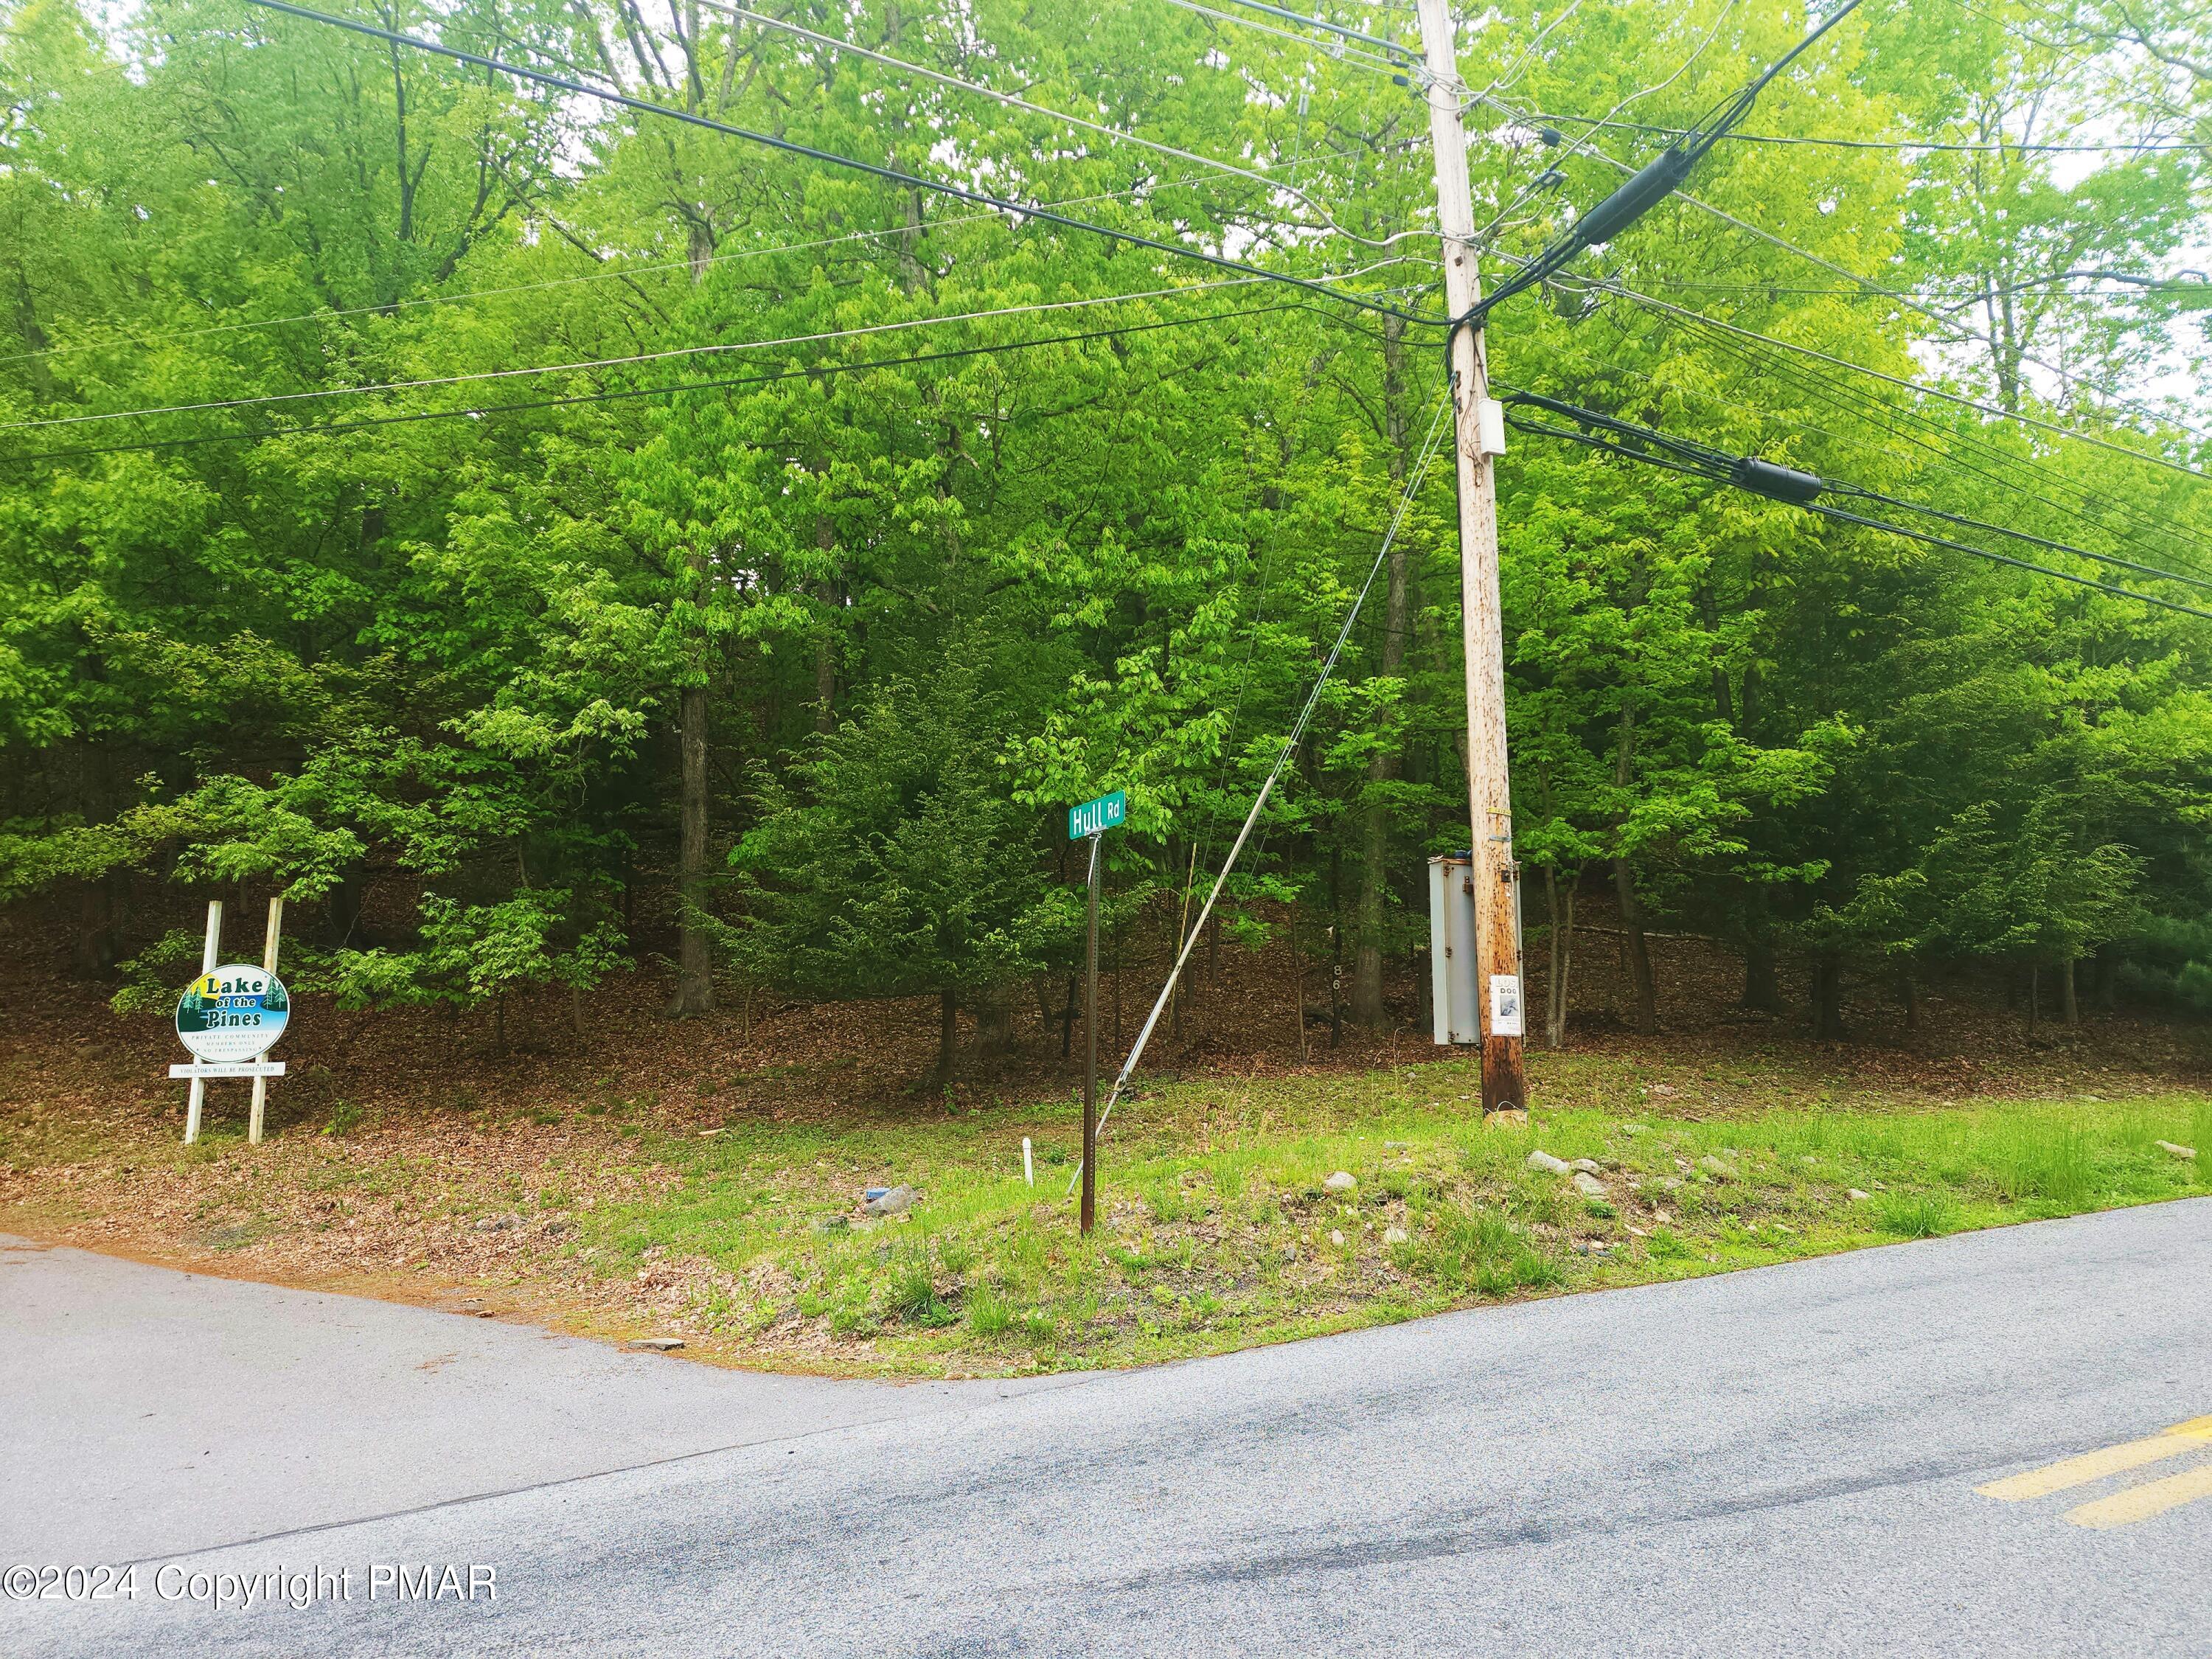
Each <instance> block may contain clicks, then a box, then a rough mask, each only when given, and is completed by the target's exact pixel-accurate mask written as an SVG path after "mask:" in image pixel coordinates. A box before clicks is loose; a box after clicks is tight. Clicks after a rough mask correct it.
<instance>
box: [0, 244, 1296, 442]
mask: <svg viewBox="0 0 2212 1659" xmlns="http://www.w3.org/2000/svg"><path fill="white" fill-rule="evenodd" d="M1256 280H1257V278H1255V277H1250V276H1240V277H1230V278H1225V279H1224V280H1222V281H1219V282H1212V283H1182V284H1179V285H1177V286H1176V287H1174V288H1156V289H1146V291H1145V292H1143V293H1140V294H1102V295H1092V296H1091V297H1089V298H1086V299H1079V300H1043V301H1037V302H1036V303H1035V304H1032V305H1024V306H995V307H992V308H991V309H990V310H987V311H963V312H955V313H951V314H949V315H946V316H939V317H908V318H904V319H900V320H898V321H896V322H888V323H863V324H860V325H856V326H854V327H851V328H833V329H823V330H821V331H817V332H816V333H812V334H794V335H791V336H788V337H786V338H783V339H781V340H728V341H719V342H714V343H709V344H706V345H690V346H670V347H667V348H665V349H662V350H659V351H633V352H629V353H626V354H624V355H623V356H615V357H590V358H586V359H584V360H582V361H580V362H568V363H546V364H544V365H541V366H536V367H529V368H488V369H478V370H475V371H472V372H471V373H469V374H437V375H431V376H428V377H426V378H424V379H422V380H382V381H379V382H376V383H374V384H373V385H369V386H318V387H315V388H313V389H312V390H309V391H306V392H263V393H260V394H258V395H257V396H254V397H248V398H216V399H213V400H210V401H209V402H206V403H197V404H161V405H158V406H156V407H153V408H148V409H114V410H100V411H97V412H94V413H92V414H87V415H52V416H46V417H45V418H44V419H41V420H35V421H9V422H0V432H25V431H30V430H32V429H33V428H42V427H57V426H83V425H87V424H89V423H91V422H97V421H126V420H137V419H141V418H143V417H146V416H156V415H202V414H210V413H214V412H216V411H217V410H227V409H255V408H262V407H265V406H267V405H269V404H294V403H307V402H312V401H316V400H319V399H321V398H352V397H362V396H367V395H369V394H371V393H374V392H417V391H421V390H423V389H425V388H427V387H431V386H465V385H469V384H471V383H473V382H477V381H482V380H523V379H527V378H530V377H532V376H534V375H539V374H581V373H586V372H588V371H591V370H593V369H603V368H635V367H636V366H637V365H638V364H641V363H657V362H671V361H673V360H675V359H678V358H682V357H711V356H729V355H731V354H733V353H736V352H740V351H771V350H775V349H777V348H779V347H781V346H794V345H817V344H820V343H823V342H826V341H829V340H847V339H854V338H858V337H860V336H863V335H868V334H896V333H900V332H902V331H905V330H908V329H914V328H935V327H940V326H942V325H946V324H950V323H980V322H988V321H990V320H992V319H995V318H1000V317H1023V316H1031V315H1035V314H1036V313H1040V312H1047V311H1081V310H1085V309H1087V308H1088V307H1091V306H1110V305H1124V304H1127V303H1129V302H1131V301H1137V300H1163V299H1172V298H1174V297H1175V296H1176V295H1183V294H1206V293H1212V292H1213V291H1215V290H1217V289H1225V288H1245V287H1249V286H1250V285H1251V283H1254V282H1255V281H1256Z"/></svg>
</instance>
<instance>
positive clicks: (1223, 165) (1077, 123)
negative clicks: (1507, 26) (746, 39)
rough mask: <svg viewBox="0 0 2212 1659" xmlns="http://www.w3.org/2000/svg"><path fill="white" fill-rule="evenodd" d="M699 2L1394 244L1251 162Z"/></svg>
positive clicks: (756, 14)
mask: <svg viewBox="0 0 2212 1659" xmlns="http://www.w3.org/2000/svg"><path fill="white" fill-rule="evenodd" d="M700 3H701V4H702V5H703V6H704V7H706V9H708V10H709V11H718V12H721V13H724V14H725V15H728V16H731V17H742V18H744V20H745V21H748V22H752V23H758V24H760V25H762V26H763V27H767V28H774V29H781V30H783V31H784V32H785V33H787V34H794V35H797V36H798V37H799V39H801V40H811V41H812V42H814V43H815V44H816V45H817V46H826V47H828V48H829V50H830V51H832V52H848V53H850V54H851V55H853V56H854V57H855V58H866V59H868V60H869V61H870V62H871V63H876V64H883V65H884V67H886V68H888V69H895V70H898V71H899V72H900V73H901V74H902V75H918V76H921V77H922V78H923V79H924V80H927V81H934V82H938V83H939V85H941V86H947V87H953V88H957V89H958V90H960V91H962V92H972V93H975V94H976V95H977V96H979V97H983V98H989V99H992V100H995V101H997V102H999V103H1000V104H1004V105H1005V106H1007V107H1008V108H1009V109H1018V110H1024V111H1026V112H1029V113H1030V114H1031V115H1042V116H1043V117H1045V118H1047V119H1048V120H1053V121H1059V122H1061V123H1063V124H1064V125H1068V126H1072V127H1081V128H1082V129H1083V130H1084V131H1086V132H1095V133H1098V134H1100V135H1101V136H1103V137H1107V138H1110V139H1112V140H1114V141H1115V143H1123V144H1134V145H1136V146H1137V147H1138V148H1139V149H1148V150H1151V151H1152V152H1153V153H1154V154H1156V155H1167V156H1172V157H1173V158H1175V159H1176V161H1189V162H1193V163H1194V164H1196V165H1197V166H1200V167H1210V168H1212V170H1213V171H1215V172H1217V173H1226V174H1228V175H1229V176H1231V177H1232V178H1237V179H1245V180H1248V181H1249V182H1250V183H1252V184H1255V185H1260V186H1261V187H1262V188H1263V189H1265V190H1267V191H1270V192H1275V191H1279V192H1281V193H1282V194H1284V195H1285V196H1288V197H1292V198H1293V199H1294V200H1296V201H1298V202H1302V203H1304V204H1305V206H1306V207H1307V208H1309V209H1310V210H1312V211H1313V212H1315V213H1316V214H1318V215H1319V216H1321V219H1322V223H1323V224H1324V225H1325V226H1326V227H1327V228H1328V229H1329V230H1332V231H1334V233H1335V234H1338V235H1339V236H1341V237H1344V238H1345V239H1346V240H1348V241H1354V242H1364V243H1365V244H1366V245H1367V246H1370V247H1388V246H1389V245H1390V244H1389V242H1386V241H1377V240H1375V239H1374V238H1372V237H1368V236H1362V235H1360V234H1358V232H1357V231H1352V230H1347V229H1346V228H1344V227H1343V226H1342V225H1340V224H1339V223H1338V222H1336V219H1335V217H1334V216H1333V215H1332V214H1331V213H1330V212H1329V210H1328V207H1327V206H1326V205H1325V204H1322V203H1321V202H1317V201H1316V200H1315V199H1314V198H1313V197H1311V196H1309V195H1308V194H1306V192H1305V191H1302V190H1300V189H1299V188H1297V185H1293V184H1291V183H1289V182H1288V181H1287V180H1285V179H1275V178H1270V177H1269V176H1268V175H1267V174H1266V173H1260V172H1256V171H1255V170H1254V169H1252V168H1250V167H1238V166H1237V164H1236V163H1235V162H1233V161H1221V160H1219V159H1218V158H1217V157H1215V156H1212V155H1199V154H1198V153H1196V152H1195V151H1194V150H1188V149H1178V148H1176V146H1175V145H1173V144H1164V143H1160V142H1159V141H1158V139H1155V138H1144V137H1139V136H1138V135H1137V134H1135V133H1133V132H1131V131H1127V129H1126V128H1122V127H1116V126H1109V125H1107V124H1105V123H1104V122H1101V121H1093V120H1091V119H1090V118H1087V117H1085V116H1081V115H1073V114H1071V113H1069V112H1067V111H1066V110H1059V109H1051V108H1048V107H1047V106H1045V105H1042V104H1034V103H1031V102H1030V100H1028V99H1026V98H1020V97H1017V96H1015V94H1012V93H1011V92H1001V91H1000V90H999V89H998V88H996V87H991V86H986V85H984V84H983V82H981V81H969V80H964V79H963V78H962V77H961V76H957V75H948V74H946V73H945V71H944V70H934V69H930V68H928V67H927V66H925V65H923V64H910V63H908V61H907V60H906V59H905V58H894V57H892V56H891V55H890V53H888V52H878V51H876V50H875V49H874V48H873V47H872V46H857V45H855V44H854V43H853V42H852V41H849V40H839V39H838V38H837V37H836V35H834V34H820V33H816V32H815V31H814V30H812V29H811V28H808V27H805V25H804V24H800V23H794V22H791V21H788V20H787V19H785V18H781V17H773V16H770V15H769V14H768V13H767V12H764V11H752V10H750V9H747V8H745V7H744V6H733V5H728V4H725V3H722V0H700ZM1403 234H1406V235H1413V234H1418V233H1415V232H1412V231H1407V232H1405V233H1403Z"/></svg>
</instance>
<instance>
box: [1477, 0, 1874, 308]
mask: <svg viewBox="0 0 2212 1659" xmlns="http://www.w3.org/2000/svg"><path fill="white" fill-rule="evenodd" d="M1731 3H1733V0H1731ZM1860 4H1861V0H1844V3H1843V4H1842V5H1840V6H1838V7H1837V8H1836V9H1835V10H1833V11H1832V12H1831V13H1829V14H1828V15H1827V17H1826V19H1824V20H1823V21H1821V22H1820V25H1819V26H1818V27H1815V28H1814V29H1812V30H1811V31H1810V32H1808V33H1807V34H1806V35H1805V37H1804V38H1803V39H1802V40H1799V41H1798V42H1797V44H1796V45H1795V46H1792V47H1790V50H1789V51H1787V52H1784V53H1783V54H1782V56H1780V57H1779V58H1776V59H1775V60H1774V61H1773V62H1772V63H1771V64H1768V65H1767V66H1766V68H1765V70H1763V71H1762V72H1761V73H1759V75H1757V76H1753V78H1752V79H1751V80H1750V81H1749V82H1747V83H1746V84H1745V85H1744V86H1743V87H1742V88H1741V89H1740V90H1738V91H1737V92H1736V93H1735V94H1733V95H1731V96H1729V97H1724V98H1723V99H1721V100H1717V102H1716V103H1715V104H1714V106H1713V107H1714V109H1715V110H1717V112H1718V113H1717V114H1716V115H1714V116H1713V117H1712V118H1711V119H1710V120H1709V121H1707V122H1705V123H1704V124H1702V125H1700V127H1699V130H1698V131H1695V132H1693V133H1692V134H1691V135H1690V136H1689V137H1686V138H1685V139H1683V140H1682V141H1681V142H1680V143H1676V144H1674V145H1671V146H1669V147H1668V149H1667V150H1666V151H1665V152H1664V153H1663V154H1662V155H1660V156H1659V158H1658V159H1657V160H1656V161H1650V162H1647V163H1646V164H1645V165H1644V167H1640V168H1632V167H1629V166H1628V164H1627V163H1626V162H1625V161H1613V157H1611V156H1610V155H1606V154H1605V152H1604V151H1602V150H1595V151H1593V152H1592V154H1594V155H1597V156H1599V157H1600V158H1601V160H1604V161H1610V162H1612V163H1613V166H1615V167H1620V168H1621V169H1622V170H1623V171H1625V172H1627V173H1629V175H1630V176H1629V178H1628V179H1627V181H1626V183H1624V184H1623V185H1620V187H1619V188H1618V189H1616V190H1615V191H1613V193H1612V194H1611V195H1610V196H1607V197H1606V198H1605V199H1604V200H1603V201H1601V202H1600V203H1598V204H1597V205H1596V206H1595V207H1594V208H1592V209H1590V210H1589V212H1587V213H1585V214H1583V215H1582V216H1580V217H1579V218H1577V220H1576V221H1575V222H1574V225H1573V227H1572V228H1570V229H1569V230H1568V231H1567V233H1566V234H1565V235H1563V236H1561V237H1560V238H1559V240H1557V241H1555V242H1553V244H1552V245H1551V246H1549V247H1547V248H1546V249H1544V250H1543V251H1542V252H1540V253H1538V254H1537V255H1535V257H1534V258H1531V259H1528V260H1525V261H1523V262H1522V268H1521V270H1519V272H1518V273H1516V275H1515V276H1510V277H1509V278H1507V279H1506V280H1505V281H1504V282H1503V283H1499V284H1498V286H1497V287H1496V288H1494V289H1492V290H1491V291H1490V292H1489V293H1488V294H1487V295H1484V296H1483V298H1482V299H1481V300H1480V301H1477V302H1476V303H1475V305H1474V307H1473V308H1472V309H1470V310H1469V311H1468V313H1467V315H1465V316H1464V317H1455V318H1454V319H1452V321H1451V327H1452V330H1454V331H1456V330H1458V329H1459V328H1461V327H1463V326H1474V327H1477V328H1479V327H1480V326H1481V325H1482V320H1483V319H1484V318H1486V317H1487V316H1488V315H1489V314H1490V313H1491V312H1492V311H1493V310H1495V309H1496V308H1497V307H1498V306H1499V305H1500V304H1502V303H1503V302H1504V301H1507V300H1510V299H1511V298H1512V297H1513V296H1514V295H1516V294H1521V293H1523V292H1526V291H1527V290H1528V289H1532V288H1534V287H1535V286H1536V285H1537V284H1538V283H1541V282H1543V281H1544V280H1545V279H1546V278H1547V277H1549V276H1552V275H1553V274H1554V273H1555V272H1557V271H1559V270H1564V269H1565V267H1566V266H1567V265H1568V264H1570V263H1571V261H1572V260H1573V259H1574V258H1575V256H1576V255H1577V254H1578V253H1580V252H1582V251H1583V249H1585V248H1588V247H1592V246H1596V245H1597V244H1599V243H1601V242H1607V241H1611V240H1613V238H1614V237H1616V236H1618V235H1620V234H1621V233H1622V232H1623V231H1625V230H1626V229H1627V228H1629V227H1630V226H1631V225H1632V224H1634V223H1635V222H1637V221H1638V219H1640V218H1642V217H1643V216H1644V215H1645V214H1646V213H1649V212H1650V210H1652V209H1653V208H1654V207H1656V206H1657V205H1658V204H1659V203H1660V202H1661V201H1662V200H1664V199H1665V198H1666V197H1668V195H1670V194H1672V193H1673V192H1674V191H1677V190H1679V189H1680V187H1681V185H1682V182H1683V180H1684V179H1687V178H1688V177H1689V175H1690V170H1691V169H1692V167H1695V166H1696V165H1697V164H1698V163H1699V161H1702V160H1703V159H1704V158H1705V155H1706V153H1707V152H1708V151H1710V150H1711V149H1712V147H1713V146H1714V145H1715V144H1716V143H1719V142H1720V140H1721V139H1722V138H1723V137H1725V136H1726V135H1727V133H1728V131H1729V129H1730V128H1732V127H1733V126H1735V125H1736V123H1738V122H1739V121H1741V120H1742V119H1743V118H1744V117H1745V116H1746V115H1748V114H1749V113H1750V112H1751V110H1752V107H1753V105H1755V104H1756V103H1757V102H1758V101H1759V94H1760V93H1761V92H1763V91H1765V89H1766V88H1767V87H1768V85H1770V84H1771V82H1773V80H1774V77H1775V76H1778V75H1779V74H1781V73H1782V71H1783V70H1785V69H1787V68H1789V67H1790V64H1793V63H1795V62H1796V60H1797V59H1798V58H1800V57H1802V56H1803V55H1804V54H1805V53H1806V52H1808V51H1810V50H1811V49H1812V47H1813V46H1814V43H1815V42H1817V41H1819V40H1820V39H1821V38H1822V37H1823V36H1824V35H1826V33H1828V31H1829V30H1831V29H1832V28H1834V27H1836V25H1837V24H1838V23H1840V22H1842V21H1844V18H1846V17H1848V16H1850V15H1851V13H1853V12H1854V11H1856V10H1857V9H1858V8H1859V6H1860ZM1715 27H1716V28H1717V27H1719V26H1718V25H1717V24H1716V25H1715ZM1703 50H1704V47H1703V46H1700V47H1699V51H1700V52H1702V51H1703ZM1693 61H1694V59H1693ZM1676 73H1678V74H1679V73H1680V70H1677V71H1676ZM1615 107H1616V108H1618V107H1619V106H1618V105H1616V106H1615ZM1450 337H1451V334H1450V333H1449V332H1448V333H1447V334H1446V335H1445V338H1446V339H1447V340H1449V338H1450Z"/></svg>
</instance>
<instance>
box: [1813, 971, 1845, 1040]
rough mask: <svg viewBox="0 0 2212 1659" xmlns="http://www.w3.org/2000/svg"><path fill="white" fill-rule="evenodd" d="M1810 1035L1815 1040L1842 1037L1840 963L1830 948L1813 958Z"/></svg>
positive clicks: (1841, 973) (1841, 975)
mask: <svg viewBox="0 0 2212 1659" xmlns="http://www.w3.org/2000/svg"><path fill="white" fill-rule="evenodd" d="M1813 1037H1814V1041H1815V1042H1841V1041H1842V1040H1843V1038H1844V964H1843V963H1842V961H1841V960H1840V959H1839V958H1838V957H1837V955H1836V953H1835V952H1834V951H1820V953H1819V954H1818V955H1816V956H1814V958H1813Z"/></svg>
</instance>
